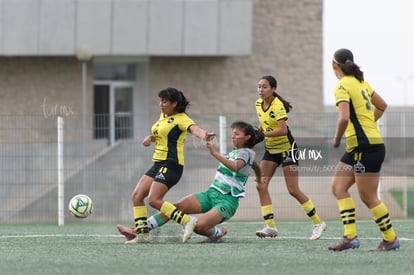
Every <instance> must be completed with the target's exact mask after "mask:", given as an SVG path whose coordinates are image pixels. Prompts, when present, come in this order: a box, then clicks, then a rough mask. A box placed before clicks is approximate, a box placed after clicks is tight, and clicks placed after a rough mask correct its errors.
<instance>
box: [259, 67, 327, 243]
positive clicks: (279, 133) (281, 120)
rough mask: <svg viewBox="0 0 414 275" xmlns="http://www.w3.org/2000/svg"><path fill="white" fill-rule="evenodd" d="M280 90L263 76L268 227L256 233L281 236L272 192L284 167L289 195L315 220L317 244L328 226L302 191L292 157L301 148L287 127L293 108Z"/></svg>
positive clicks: (262, 187)
mask: <svg viewBox="0 0 414 275" xmlns="http://www.w3.org/2000/svg"><path fill="white" fill-rule="evenodd" d="M276 88H277V81H276V79H275V78H274V77H273V76H270V75H269V76H263V77H262V78H261V79H260V80H259V83H258V86H257V92H258V94H259V97H260V98H259V99H258V100H257V101H256V112H257V116H258V118H259V121H260V127H261V129H262V130H263V134H264V136H265V145H266V146H265V147H266V151H265V154H264V156H263V159H262V161H261V162H260V168H261V170H262V181H261V182H258V183H257V185H256V187H257V191H258V192H259V199H260V204H261V210H262V215H263V218H264V221H265V227H264V228H263V229H262V230H258V231H256V236H258V237H260V238H265V237H272V238H274V237H276V236H277V235H278V230H277V227H276V223H275V219H274V215H273V207H272V199H271V197H270V194H269V190H268V189H269V183H270V180H271V179H272V177H273V175H274V174H275V172H276V168H277V167H279V165H282V169H283V174H284V176H285V182H286V187H287V189H288V192H289V194H290V195H291V196H293V197H294V198H295V199H296V200H297V201H298V202H299V203H300V205H301V206H302V209H303V211H304V212H305V214H306V215H308V216H309V218H310V219H311V221H312V224H313V230H312V235H311V237H310V239H311V240H317V239H319V238H320V237H321V235H322V233H323V231H325V229H326V224H325V223H324V222H323V221H322V220H321V218H320V217H319V215H318V213H317V212H316V210H315V206H314V205H313V202H312V201H311V200H310V199H309V198H308V197H307V196H306V195H305V194H304V193H303V192H302V191H301V190H300V187H299V180H298V169H297V167H298V161H297V160H295V159H294V158H293V157H292V152H294V151H296V150H297V147H296V143H295V142H294V139H293V136H292V134H291V132H290V130H289V127H288V125H287V119H288V117H287V113H288V112H289V111H290V109H291V108H292V106H291V105H290V103H289V102H287V101H286V100H285V99H283V98H282V97H281V96H280V95H279V94H277V93H276Z"/></svg>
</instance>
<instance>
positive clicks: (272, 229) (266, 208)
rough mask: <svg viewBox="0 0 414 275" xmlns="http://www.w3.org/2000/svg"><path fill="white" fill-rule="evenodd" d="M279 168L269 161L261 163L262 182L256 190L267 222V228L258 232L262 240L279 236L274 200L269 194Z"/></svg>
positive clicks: (257, 234) (276, 164) (257, 185)
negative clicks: (272, 180) (271, 181)
mask: <svg viewBox="0 0 414 275" xmlns="http://www.w3.org/2000/svg"><path fill="white" fill-rule="evenodd" d="M277 167H278V163H276V162H274V161H269V160H262V161H261V162H260V169H261V170H262V181H261V182H258V183H257V184H256V189H257V192H258V195H259V201H260V205H261V212H262V216H263V219H264V222H265V227H264V228H263V229H261V230H258V231H256V236H258V237H260V238H265V237H272V238H273V237H276V236H277V235H278V231H277V227H276V222H275V218H274V212H273V206H272V198H271V197H270V193H269V184H270V180H271V179H272V177H273V174H274V173H275V171H276V168H277Z"/></svg>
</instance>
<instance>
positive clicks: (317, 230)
mask: <svg viewBox="0 0 414 275" xmlns="http://www.w3.org/2000/svg"><path fill="white" fill-rule="evenodd" d="M298 171H299V168H298V165H297V164H293V163H292V164H290V165H285V166H283V174H284V177H285V183H286V188H287V190H288V192H289V194H290V195H291V196H292V197H294V198H295V199H296V200H297V201H298V202H299V203H300V206H301V207H302V209H303V212H305V214H306V215H307V216H308V217H309V219H310V220H311V222H312V235H311V237H310V239H311V240H318V239H319V238H320V237H321V236H322V233H323V232H324V231H325V229H326V223H325V222H323V221H322V219H321V218H320V217H319V215H318V213H317V211H316V208H315V205H314V204H313V202H312V200H311V199H309V197H308V196H307V195H306V194H305V193H303V192H302V190H301V189H300V186H299V172H298Z"/></svg>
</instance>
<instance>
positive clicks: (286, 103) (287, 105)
mask: <svg viewBox="0 0 414 275" xmlns="http://www.w3.org/2000/svg"><path fill="white" fill-rule="evenodd" d="M260 79H264V80H267V82H269V84H270V87H272V88H277V80H276V78H274V77H273V76H271V75H265V76H262V78H260ZM273 95H274V96H275V97H277V98H278V99H279V100H280V101H282V103H283V107H285V109H286V113H289V111H290V110H291V109H292V108H293V107H292V104H290V102H289V101H287V100H286V99H284V98H283V97H281V96H280V95H279V94H278V93H276V92H274V93H273Z"/></svg>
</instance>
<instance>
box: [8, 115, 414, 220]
mask: <svg viewBox="0 0 414 275" xmlns="http://www.w3.org/2000/svg"><path fill="white" fill-rule="evenodd" d="M192 118H193V119H194V120H195V121H197V123H198V124H199V125H200V126H201V127H203V128H205V129H208V130H212V131H215V132H216V133H217V134H218V137H217V139H216V143H217V148H219V149H220V150H221V151H223V153H224V152H225V151H228V150H230V149H231V138H230V135H231V131H230V127H229V126H230V124H231V122H233V121H235V120H244V121H247V122H250V123H252V124H254V125H257V124H258V123H257V118H256V115H255V114H254V113H249V114H233V115H229V116H226V117H222V116H221V117H220V116H217V115H192ZM336 118H337V114H336V113H292V114H291V115H290V116H289V120H288V124H289V127H290V128H291V130H292V132H293V135H294V136H295V138H296V141H297V143H298V145H299V148H300V150H299V152H300V153H299V154H298V155H297V159H298V161H299V162H300V166H299V169H300V170H299V172H300V178H299V182H300V186H301V189H302V190H303V191H304V192H305V193H306V194H307V195H308V196H309V197H310V198H311V199H312V200H313V202H314V204H315V206H316V207H317V210H318V212H319V214H320V215H321V216H322V217H324V218H337V217H338V213H337V212H338V210H337V206H336V201H335V199H334V197H333V196H332V194H331V192H330V181H331V176H332V174H333V169H334V167H335V164H336V162H337V161H338V159H339V158H340V156H341V155H342V153H343V150H344V148H340V149H334V148H332V147H331V146H330V143H329V142H330V138H331V137H332V135H333V134H334V132H335V123H336ZM109 119H110V118H109V117H88V118H87V121H88V124H87V125H88V126H87V127H83V126H82V121H83V120H82V118H81V117H79V116H76V115H70V116H66V117H63V118H62V123H63V124H62V125H61V126H62V127H61V140H60V142H58V132H59V131H58V119H57V117H55V116H47V117H46V116H23V115H21V116H17V115H16V116H13V115H9V116H5V115H3V116H0V171H1V175H0V200H1V201H2V204H1V208H0V223H26V222H56V223H58V220H63V222H64V221H72V220H74V219H75V218H74V217H71V216H70V215H69V214H68V211H67V204H68V201H69V199H70V198H71V197H72V196H73V195H75V194H79V193H85V194H88V195H89V196H90V197H91V198H92V199H93V202H94V213H93V214H92V215H91V216H90V217H89V218H88V220H89V219H90V220H93V221H114V222H115V221H126V220H128V221H129V220H131V219H132V203H131V192H132V190H133V188H134V187H135V185H136V182H137V181H138V180H139V178H140V177H141V176H142V175H143V173H145V171H146V170H147V169H148V168H149V167H150V166H151V156H152V148H153V147H149V148H146V147H143V146H142V144H141V141H142V139H143V137H145V136H146V135H147V134H149V129H147V128H137V129H131V127H132V125H136V124H133V123H132V121H133V120H134V119H137V118H135V117H133V116H128V117H119V118H114V119H115V120H116V121H118V123H116V125H118V126H116V127H118V128H115V129H108V128H107V127H108V125H110V124H109V123H108V121H109ZM379 125H380V128H381V131H382V133H383V136H384V138H385V142H386V146H387V158H386V161H385V163H384V165H383V170H382V177H381V188H380V196H381V198H382V199H383V200H384V201H385V203H386V204H387V206H388V208H389V210H390V213H391V215H392V216H393V217H399V218H401V217H407V216H410V215H411V213H412V212H414V209H412V208H410V200H411V201H412V200H413V198H410V196H412V194H413V193H412V191H413V190H414V181H413V178H414V146H413V145H414V143H413V139H414V114H413V113H402V112H387V113H386V114H385V116H384V117H383V118H382V119H381V121H380V122H379ZM111 131H115V133H116V134H115V139H116V142H114V143H110V142H109V138H110V137H109V133H110V132H111ZM255 150H256V151H257V160H258V161H260V159H261V157H262V155H263V152H264V148H263V144H259V145H257V146H256V147H255ZM185 158H186V166H185V171H184V175H183V177H182V179H181V181H180V183H179V184H178V185H176V186H175V187H174V188H173V189H172V190H171V191H170V192H169V193H168V194H167V196H166V199H168V200H170V201H172V202H174V201H176V200H178V199H180V198H181V197H183V196H185V195H187V194H189V193H193V192H195V191H201V190H204V189H206V188H207V187H208V186H209V184H210V182H211V180H212V179H213V177H214V174H215V168H216V166H217V161H216V160H215V159H213V158H212V157H211V156H210V155H209V154H208V151H207V149H206V148H205V145H204V144H203V142H202V141H200V140H198V139H196V138H194V137H193V136H192V135H188V137H187V140H186V149H185ZM279 170H280V169H278V171H277V172H276V175H275V177H274V178H273V179H272V182H271V184H270V191H271V195H272V198H273V202H274V209H275V215H276V218H277V219H290V220H291V219H306V216H305V215H304V213H303V212H302V210H301V208H300V205H299V204H298V202H297V201H296V200H295V199H294V198H292V197H291V196H289V194H288V193H287V190H286V187H285V183H284V179H283V175H282V173H281V171H279ZM59 182H61V184H62V185H61V186H62V188H61V189H60V191H59V184H58V183H59ZM246 191H247V196H246V198H243V199H242V200H241V202H240V208H239V210H238V212H237V214H236V216H235V217H234V219H239V220H241V219H245V220H261V214H260V204H259V200H258V196H257V192H256V189H255V184H254V181H253V179H251V180H250V181H249V183H248V184H247V190H246ZM352 192H353V194H354V195H355V196H354V197H355V201H356V207H357V213H358V216H359V217H366V218H369V217H370V213H369V211H368V210H367V209H366V207H365V206H364V205H363V204H362V203H361V201H360V200H359V198H358V195H357V194H356V190H355V187H353V189H352ZM59 195H60V200H59V199H58V198H59ZM62 203H63V204H62ZM62 205H63V208H64V209H63V210H62V211H63V212H61V213H60V215H59V207H62ZM149 209H150V213H152V212H153V211H154V210H152V209H151V208H149Z"/></svg>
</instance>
